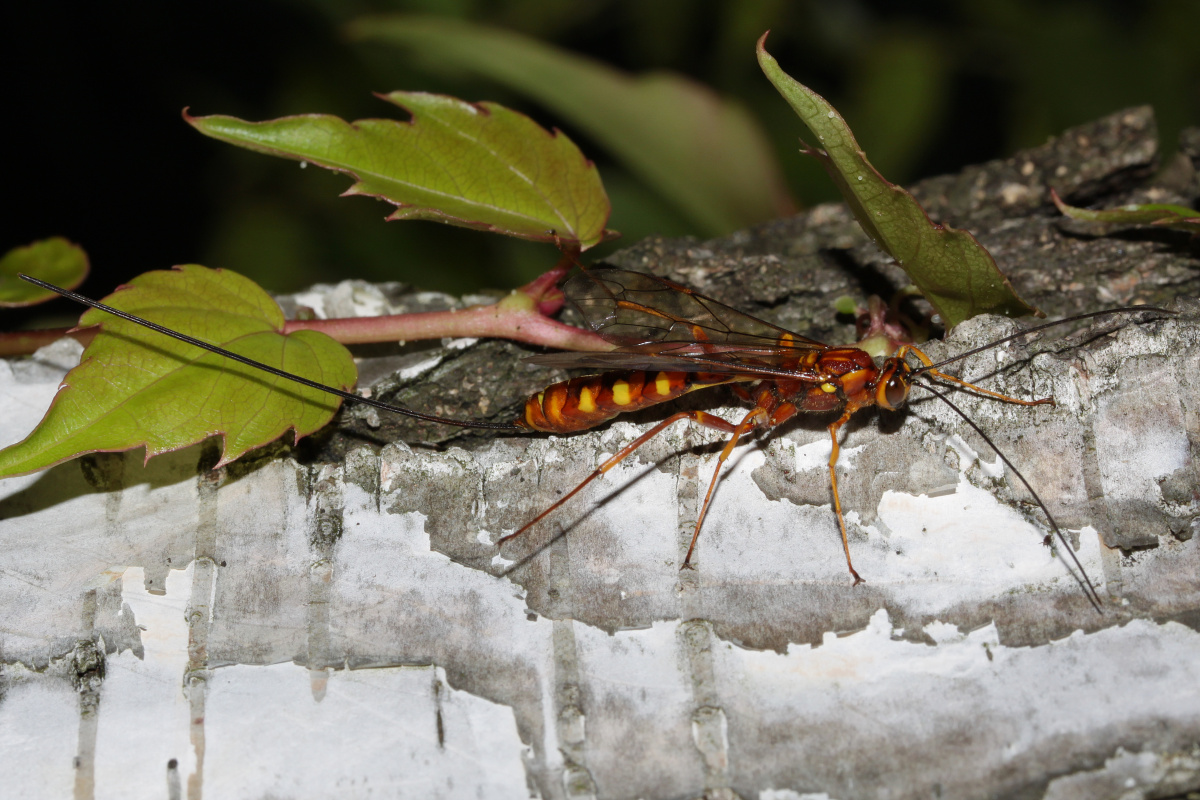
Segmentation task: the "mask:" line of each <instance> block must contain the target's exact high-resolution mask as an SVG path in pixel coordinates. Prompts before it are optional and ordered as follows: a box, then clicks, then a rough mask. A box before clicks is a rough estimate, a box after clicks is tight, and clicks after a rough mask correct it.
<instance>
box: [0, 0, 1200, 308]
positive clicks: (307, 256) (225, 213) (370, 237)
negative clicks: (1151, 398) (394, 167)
mask: <svg viewBox="0 0 1200 800" xmlns="http://www.w3.org/2000/svg"><path fill="white" fill-rule="evenodd" d="M381 11H404V12H413V13H434V14H445V15H450V16H457V17H462V18H466V19H470V20H473V21H477V22H485V23H489V24H495V25H500V26H504V27H508V28H512V29H515V30H519V31H521V32H524V33H527V34H530V35H534V36H538V37H541V38H544V39H547V40H549V41H553V42H555V43H557V44H559V45H561V46H564V47H568V48H572V49H574V50H577V51H579V52H583V53H586V54H589V55H591V56H594V57H596V58H600V59H603V60H605V61H608V62H610V63H612V64H614V65H617V66H619V67H621V68H623V69H626V70H629V71H633V72H640V71H644V70H649V69H672V70H676V71H679V72H683V73H686V74H688V75H691V76H693V77H694V78H696V79H698V80H700V81H703V82H705V83H708V84H710V85H712V86H714V87H715V88H717V89H718V90H719V91H721V92H723V93H726V94H728V95H731V96H734V97H737V98H739V99H740V100H741V101H742V102H743V103H744V104H746V105H747V106H748V107H750V108H751V110H752V111H753V112H754V113H755V114H756V115H757V116H758V117H759V119H760V120H761V121H762V122H763V124H764V126H765V127H766V129H767V132H768V134H769V135H770V136H771V137H772V138H773V140H774V142H775V143H776V145H777V147H778V149H779V153H780V161H781V163H782V164H783V167H784V170H785V172H787V179H788V182H789V184H790V186H791V189H792V191H793V193H794V194H795V195H796V196H797V198H798V199H799V200H800V201H801V202H803V203H806V204H807V203H814V202H819V201H823V200H827V199H833V198H834V197H835V194H834V189H833V187H832V185H831V184H830V183H829V181H828V179H826V178H825V177H824V176H823V174H822V173H821V172H820V171H819V170H817V169H815V168H814V167H813V165H811V164H808V163H805V162H806V160H805V159H802V158H800V157H799V156H797V155H796V154H795V149H796V137H797V136H798V135H799V134H800V132H801V125H800V123H799V121H798V120H797V119H796V118H795V117H794V115H793V114H792V112H791V110H790V109H789V108H788V107H787V106H786V104H785V103H784V102H783V101H782V99H781V98H780V97H779V96H778V95H777V94H776V92H775V90H774V89H773V88H772V87H771V86H770V85H769V84H768V83H767V81H766V80H765V79H764V78H763V76H762V74H761V72H760V71H759V68H758V65H757V63H756V62H755V59H754V51H753V47H754V41H755V39H756V38H757V37H758V36H759V35H760V34H761V33H762V32H763V31H764V30H765V29H767V28H771V29H772V34H771V43H770V47H771V52H772V54H773V55H775V56H776V57H777V58H778V59H779V61H780V64H781V65H782V66H783V68H784V69H785V70H787V71H788V72H789V73H790V74H791V75H792V76H794V77H796V78H797V79H799V80H801V81H803V82H804V83H806V84H808V85H809V86H811V87H813V88H814V89H816V90H817V91H818V92H820V93H822V94H824V95H825V96H826V97H827V98H828V99H829V100H830V101H831V102H832V103H833V104H834V105H835V106H836V107H837V108H838V109H839V110H841V111H842V113H843V115H844V116H845V117H846V119H847V120H848V121H849V123H850V124H851V125H852V126H853V128H854V131H855V133H856V135H857V137H858V139H859V142H860V143H861V144H862V145H863V146H864V148H865V149H866V151H867V153H868V154H869V155H870V157H871V159H872V161H873V162H874V163H875V165H876V166H877V167H878V168H879V169H880V170H881V171H882V172H883V174H884V175H885V176H887V177H888V178H889V179H891V180H894V181H897V182H905V181H910V180H912V179H914V178H918V177H921V176H925V175H930V174H935V173H939V172H947V171H954V170H957V169H958V168H960V167H961V166H963V165H965V164H968V163H974V162H979V161H983V160H986V159H989V158H995V157H999V156H1002V155H1005V154H1008V153H1010V152H1011V151H1012V150H1014V149H1016V148H1018V147H1024V146H1029V145H1034V144H1038V143H1040V142H1042V141H1044V140H1045V139H1046V137H1047V136H1050V135H1053V134H1055V133H1058V132H1059V131H1061V130H1062V129H1063V128H1065V127H1067V126H1070V125H1075V124H1078V123H1081V122H1085V121H1087V120H1090V119H1093V118H1095V117H1098V116H1100V115H1103V114H1106V113H1109V112H1112V111H1115V110H1117V109H1119V108H1122V107H1126V106H1130V105H1135V104H1141V103H1152V104H1153V105H1154V106H1155V107H1156V110H1157V112H1158V119H1159V124H1160V130H1161V134H1162V141H1163V145H1164V149H1165V150H1166V151H1167V152H1170V151H1172V150H1173V149H1174V145H1175V139H1176V137H1177V135H1178V132H1179V130H1180V128H1182V127H1183V126H1185V125H1196V124H1200V45H1198V44H1197V42H1198V41H1200V3H1194V2H1181V1H1180V0H1161V1H1160V2H1142V3H1129V2H1124V1H1117V0H1114V1H1113V2H1096V0H1087V1H1086V2H1085V1H1082V0H1081V1H1079V2H1071V1H1069V0H961V1H960V2H953V1H951V0H945V1H944V2H933V1H932V0H930V1H929V2H912V3H894V2H885V1H884V0H879V1H878V2H867V1H866V0H861V1H859V2H853V1H850V2H846V1H839V2H816V0H812V1H811V2H804V1H796V2H787V1H786V0H757V1H755V2H750V1H747V0H707V1H703V2H702V1H700V0H695V1H692V2H685V1H684V0H592V1H591V2H586V1H584V0H505V1H503V2H482V0H476V1H475V2H472V0H425V2H415V1H410V2H400V1H399V0H396V2H384V1H383V0H379V1H378V2H373V1H371V0H360V1H359V2H338V1H337V0H292V1H291V2H284V0H256V1H251V2H246V1H243V2H230V0H210V1H209V2H204V3H187V4H184V3H157V2H156V3H150V2H126V3H114V4H96V3H93V4H83V3H70V4H63V3H53V2H46V3H21V4H19V5H18V6H17V7H16V8H15V9H9V10H7V11H6V13H5V24H4V31H5V35H4V46H3V48H0V59H3V74H4V76H5V79H4V82H3V90H2V91H3V108H4V112H5V116H4V118H5V119H7V120H8V128H9V134H8V136H6V137H5V138H6V140H7V141H8V142H9V144H8V158H7V159H6V167H7V169H6V178H7V181H6V183H7V185H8V187H9V190H8V193H9V195H10V197H11V198H12V199H10V201H9V202H8V203H6V204H5V205H6V206H7V207H8V209H9V211H8V212H6V213H5V214H4V218H3V226H2V228H0V231H2V234H3V236H2V240H0V247H3V248H4V249H5V250H7V249H8V248H10V247H14V246H18V245H21V244H25V243H28V242H30V241H32V240H35V239H39V238H42V237H46V236H51V235H63V236H66V237H68V238H70V239H72V240H73V241H75V242H77V243H79V244H81V245H82V246H83V247H84V248H85V249H86V250H87V251H88V253H89V254H90V256H91V259H92V264H93V273H92V275H91V277H90V278H89V279H88V281H87V282H86V283H85V285H84V287H83V288H84V290H85V291H87V292H88V293H90V294H93V295H103V294H106V293H107V292H109V291H111V290H112V289H113V288H114V287H115V286H116V285H117V284H118V283H120V282H122V281H124V280H127V279H128V278H130V277H132V276H134V275H136V274H138V273H140V272H144V271H146V270H150V269H162V268H166V267H169V266H171V265H173V264H180V263H190V262H198V263H203V264H206V265H208V266H213V267H227V268H232V269H236V270H238V271H241V272H244V273H246V274H249V275H251V277H253V278H254V279H256V280H258V281H259V282H260V283H263V284H264V285H265V286H267V288H269V289H272V290H276V291H285V290H291V289H297V288H300V287H303V286H306V285H308V284H310V283H312V282H315V281H319V280H324V281H332V280H339V279H342V278H347V277H360V278H366V279H370V280H401V281H406V282H410V283H414V284H417V285H419V286H422V287H425V288H431V289H442V290H449V291H454V292H461V291H465V290H469V289H472V288H478V287H483V286H490V287H495V288H509V287H511V286H513V285H515V284H517V283H518V282H520V281H523V280H527V279H528V278H529V277H531V276H532V275H535V274H537V273H538V272H539V271H541V270H543V269H544V268H546V267H547V266H548V265H549V264H550V263H552V262H553V260H554V255H555V254H554V252H553V250H552V249H550V248H547V247H545V246H535V245H529V244H525V243H520V242H511V241H508V240H506V239H503V238H502V237H497V236H489V235H486V234H480V233H473V232H468V231H464V230H461V229H455V228H448V227H444V226H438V225H435V224H432V223H423V222H403V223H402V222H391V223H384V222H383V218H384V216H385V215H386V214H387V213H388V212H389V210H390V207H389V206H387V205H386V204H384V203H382V202H379V201H375V200H371V199H368V198H348V199H339V198H338V197H337V195H338V194H339V193H340V192H341V191H342V190H344V189H345V188H346V187H347V186H348V185H349V181H348V179H347V178H344V177H341V176H337V175H331V174H328V173H324V172H322V171H321V170H319V169H312V168H310V169H307V170H304V171H301V170H299V169H297V165H296V164H295V163H294V162H291V161H283V160H280V159H272V158H269V157H267V156H262V155H257V154H253V153H249V152H246V151H242V150H240V149H237V148H234V147H231V146H228V145H224V144H221V143H219V142H216V141H213V140H210V139H207V138H205V137H203V136H201V135H200V134H198V133H197V132H195V131H194V130H192V129H191V128H190V127H189V126H187V125H186V124H185V123H183V122H182V121H181V119H180V110H181V109H182V108H183V107H184V106H190V107H191V110H192V112H193V113H195V114H212V113H224V114H232V115H235V116H239V117H242V118H245V119H250V120H262V119H269V118H272V117H277V116H282V115H285V114H294V113H302V112H326V113H333V114H337V115H340V116H343V117H346V118H350V119H356V118H360V117H369V116H388V115H390V114H392V112H393V109H392V108H391V107H389V106H388V105H387V104H384V103H382V102H380V101H378V100H376V99H375V98H373V97H372V96H371V92H372V91H388V90H393V89H410V90H428V91H442V92H447V93H451V94H455V95H457V96H460V97H463V98H464V99H467V100H485V99H493V100H498V101H500V102H504V103H506V104H509V105H512V106H514V107H517V108H519V109H522V110H524V111H526V112H527V113H529V114H531V115H532V116H533V117H534V118H535V119H536V120H538V121H539V122H540V123H542V124H543V125H547V126H550V125H561V122H560V121H558V120H556V119H555V118H554V117H553V115H552V114H551V113H550V112H548V111H546V110H545V109H542V108H539V107H537V106H535V105H532V104H530V103H527V102H524V101H523V100H522V99H521V98H519V97H514V96H512V95H511V94H510V93H508V92H506V91H503V90H501V89H500V88H499V87H497V86H495V85H491V84H488V83H487V82H485V81H480V80H470V79H467V78H462V77H457V78H456V77H455V76H453V75H447V74H440V73H439V74H435V73H433V72H429V71H425V72H423V71H421V70H420V68H419V67H418V66H417V65H416V64H415V63H413V62H412V60H411V59H408V60H406V59H405V57H404V54H402V53H400V52H397V51H388V50H387V49H386V48H382V47H380V46H378V45H375V46H367V45H358V44H350V43H348V42H345V41H344V40H343V38H342V37H341V35H340V33H339V30H340V27H341V25H343V24H344V23H345V22H347V21H349V20H350V19H353V18H354V17H355V16H357V15H359V14H362V13H371V12H381ZM565 127H566V130H567V132H568V133H569V134H570V135H571V136H572V138H574V139H575V141H576V142H577V143H578V144H579V145H580V147H581V148H582V149H583V150H584V152H585V153H586V154H587V155H589V156H590V157H592V158H594V159H595V160H596V161H597V162H598V163H599V165H600V169H601V174H602V176H603V177H604V179H605V182H606V185H608V186H609V187H610V191H611V193H612V194H613V199H614V205H615V211H614V219H613V223H612V226H613V227H615V228H617V229H619V230H621V231H622V232H624V233H625V235H626V238H625V242H626V243H628V242H631V241H633V240H634V239H636V238H637V237H640V236H643V235H646V234H649V233H665V234H670V235H677V234H686V233H689V232H691V231H689V230H688V226H687V224H686V222H684V221H682V219H681V218H680V217H679V216H678V215H677V214H676V213H675V212H673V211H672V210H671V209H670V208H669V207H667V206H666V204H665V203H663V202H662V201H660V200H658V198H656V197H655V196H654V195H653V193H651V192H650V191H649V190H647V189H644V188H641V187H640V186H639V185H638V184H637V182H636V180H634V179H632V178H629V177H628V176H625V175H623V174H622V173H621V171H620V168H619V167H617V166H615V165H613V164H612V163H611V162H609V161H607V160H606V159H605V156H604V153H603V152H602V151H601V150H600V149H599V148H598V147H596V146H595V145H594V144H593V143H591V142H590V141H589V140H588V138H587V137H586V136H583V135H581V134H579V133H578V132H576V131H573V130H571V129H570V127H569V126H565ZM613 187H620V188H619V190H614V189H613ZM623 208H624V209H636V213H632V212H630V211H628V210H626V211H623V210H622V209H623ZM610 247H611V246H610ZM39 313H41V314H42V315H43V316H44V315H45V313H46V311H45V310H43V311H41V312H39ZM61 313H63V314H67V315H68V316H69V315H71V314H73V313H74V312H67V311H62V312H61ZM26 316H27V315H21V314H14V315H12V316H11V317H10V322H15V323H18V324H20V323H21V322H22V321H26V322H27V321H28V320H27V319H26ZM41 323H42V324H45V319H42V320H41ZM5 327H13V325H11V324H8V323H6V324H5Z"/></svg>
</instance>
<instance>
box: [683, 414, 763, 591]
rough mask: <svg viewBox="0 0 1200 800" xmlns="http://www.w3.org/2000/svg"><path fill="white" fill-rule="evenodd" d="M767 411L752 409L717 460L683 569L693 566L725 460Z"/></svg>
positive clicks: (734, 430) (738, 425) (733, 431)
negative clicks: (697, 542)
mask: <svg viewBox="0 0 1200 800" xmlns="http://www.w3.org/2000/svg"><path fill="white" fill-rule="evenodd" d="M766 413H767V410H766V409H765V408H762V407H761V406H759V407H758V408H752V409H750V412H749V413H748V414H746V416H744V417H742V421H741V422H739V423H738V424H737V427H736V428H733V429H732V431H727V433H729V432H732V433H733V436H732V437H730V439H729V441H728V442H726V444H725V449H724V450H722V451H721V457H720V458H718V459H717V468H716V469H715V470H714V471H713V476H712V480H711V481H709V482H708V493H707V494H705V495H704V503H703V505H701V506H700V513H699V514H698V515H697V516H696V530H695V531H693V532H692V543H691V544H689V545H688V551H687V555H686V556H684V559H683V569H691V566H692V551H693V550H695V549H696V540H697V539H699V538H700V526H701V525H703V524H704V515H705V514H706V513H708V503H709V501H710V500H712V496H713V490H714V489H716V488H717V478H719V477H720V476H721V467H722V466H724V464H725V459H727V458H729V454H730V453H732V452H733V448H734V447H736V446H737V443H738V439H740V438H741V436H742V434H744V433H745V432H746V431H748V430H750V429H751V428H753V427H754V426H755V425H757V424H758V423H759V422H760V421H761V420H762V419H764V418H765V416H766Z"/></svg>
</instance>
